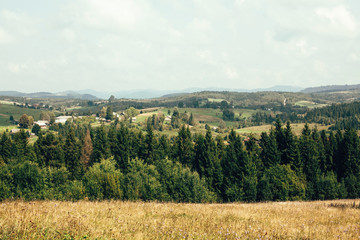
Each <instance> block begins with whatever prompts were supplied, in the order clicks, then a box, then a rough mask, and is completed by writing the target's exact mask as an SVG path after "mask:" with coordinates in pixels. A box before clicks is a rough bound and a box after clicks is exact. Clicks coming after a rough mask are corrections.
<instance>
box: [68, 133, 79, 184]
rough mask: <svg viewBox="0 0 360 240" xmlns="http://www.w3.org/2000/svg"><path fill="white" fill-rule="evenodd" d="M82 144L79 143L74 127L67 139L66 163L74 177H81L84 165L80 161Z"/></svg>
mask: <svg viewBox="0 0 360 240" xmlns="http://www.w3.org/2000/svg"><path fill="white" fill-rule="evenodd" d="M80 151H81V150H80V145H79V144H78V142H77V140H76V138H75V133H74V130H73V129H72V128H70V131H69V132H68V134H67V136H66V140H65V149H64V154H65V165H66V168H67V169H68V170H69V172H70V173H71V174H72V178H73V179H80V177H81V174H82V167H81V163H80Z"/></svg>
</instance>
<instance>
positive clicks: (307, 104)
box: [295, 101, 327, 108]
mask: <svg viewBox="0 0 360 240" xmlns="http://www.w3.org/2000/svg"><path fill="white" fill-rule="evenodd" d="M295 105H296V106H299V107H306V108H321V107H325V106H327V104H320V103H315V102H311V101H298V102H296V103H295Z"/></svg>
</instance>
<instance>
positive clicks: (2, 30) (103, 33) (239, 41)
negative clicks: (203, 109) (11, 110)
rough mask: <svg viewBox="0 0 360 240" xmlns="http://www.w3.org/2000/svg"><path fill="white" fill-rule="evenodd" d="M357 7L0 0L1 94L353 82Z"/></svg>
mask: <svg viewBox="0 0 360 240" xmlns="http://www.w3.org/2000/svg"><path fill="white" fill-rule="evenodd" d="M359 25H360V1H359V0H222V1H220V0H51V1H49V0H35V1H28V0H17V1H14V0H0V86H1V87H0V90H3V91H4V90H17V91H23V92H37V91H50V92H58V91H65V90H82V89H93V90H97V91H123V90H133V89H157V90H175V89H186V88H193V87H200V88H206V87H219V88H233V89H255V88H266V87H272V86H276V85H291V86H298V87H303V88H305V87H314V86H322V85H334V84H359V83H360V35H359V31H360V26H359Z"/></svg>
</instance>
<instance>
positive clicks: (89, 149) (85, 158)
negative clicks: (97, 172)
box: [80, 129, 93, 170]
mask: <svg viewBox="0 0 360 240" xmlns="http://www.w3.org/2000/svg"><path fill="white" fill-rule="evenodd" d="M92 153H93V144H92V141H91V137H90V130H89V129H87V131H86V136H85V138H84V142H83V145H82V148H81V156H80V163H81V165H82V167H83V168H84V170H87V169H88V168H89V166H90V158H91V155H92Z"/></svg>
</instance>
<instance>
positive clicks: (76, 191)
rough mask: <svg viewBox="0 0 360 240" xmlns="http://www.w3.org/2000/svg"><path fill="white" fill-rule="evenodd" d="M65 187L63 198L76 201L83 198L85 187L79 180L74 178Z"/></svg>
mask: <svg viewBox="0 0 360 240" xmlns="http://www.w3.org/2000/svg"><path fill="white" fill-rule="evenodd" d="M65 189H66V194H65V199H67V200H71V201H78V200H81V199H84V198H85V187H84V185H83V183H82V182H81V181H78V180H74V181H72V182H69V183H68V184H67V186H66V187H65Z"/></svg>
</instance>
